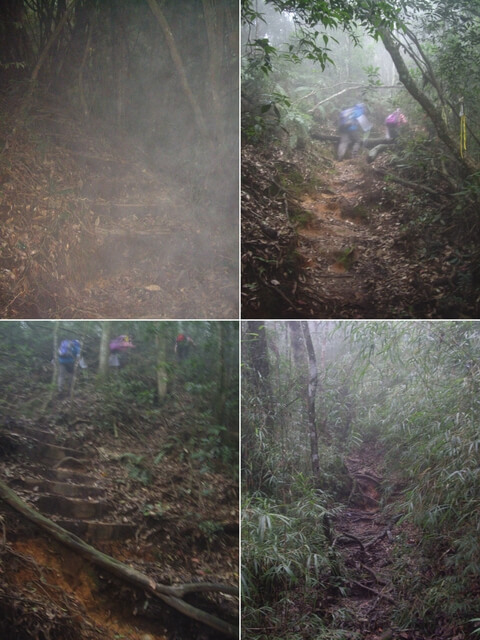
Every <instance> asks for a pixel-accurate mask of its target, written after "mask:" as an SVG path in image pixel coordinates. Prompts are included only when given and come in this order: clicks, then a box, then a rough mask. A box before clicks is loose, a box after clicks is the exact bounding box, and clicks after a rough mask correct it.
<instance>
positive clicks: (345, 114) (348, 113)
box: [338, 109, 357, 129]
mask: <svg viewBox="0 0 480 640" xmlns="http://www.w3.org/2000/svg"><path fill="white" fill-rule="evenodd" d="M338 126H339V128H340V129H356V128H357V123H356V121H355V114H354V109H343V111H340V117H339V119H338Z"/></svg>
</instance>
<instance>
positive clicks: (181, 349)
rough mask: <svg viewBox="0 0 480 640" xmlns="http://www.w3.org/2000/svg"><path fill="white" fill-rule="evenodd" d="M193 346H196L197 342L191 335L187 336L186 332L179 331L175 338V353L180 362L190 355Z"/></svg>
mask: <svg viewBox="0 0 480 640" xmlns="http://www.w3.org/2000/svg"><path fill="white" fill-rule="evenodd" d="M192 347H195V343H194V341H193V340H192V339H191V338H190V336H187V335H186V334H185V333H179V334H178V336H177V339H176V340H175V354H176V356H177V360H178V361H179V362H181V361H182V360H186V359H187V358H188V356H189V355H190V351H191V349H192Z"/></svg>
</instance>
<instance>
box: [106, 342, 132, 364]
mask: <svg viewBox="0 0 480 640" xmlns="http://www.w3.org/2000/svg"><path fill="white" fill-rule="evenodd" d="M129 349H135V345H134V344H133V343H132V342H131V340H130V338H129V336H127V335H121V336H117V337H116V338H114V339H113V340H111V341H110V356H109V358H108V366H109V367H112V369H113V370H114V371H118V370H119V369H120V367H121V366H122V364H124V358H123V357H122V354H124V353H126V352H127V351H128V350H129Z"/></svg>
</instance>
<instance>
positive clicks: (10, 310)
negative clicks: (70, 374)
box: [0, 95, 238, 318]
mask: <svg viewBox="0 0 480 640" xmlns="http://www.w3.org/2000/svg"><path fill="white" fill-rule="evenodd" d="M19 112H20V106H19V104H18V99H16V98H12V97H11V96H9V95H4V96H1V95H0V113H2V114H8V115H6V116H5V118H4V119H3V120H2V121H1V123H0V140H6V142H5V145H4V147H3V148H2V147H1V145H0V185H1V193H0V221H1V225H2V233H1V236H0V247H1V252H2V258H1V265H0V266H1V270H0V315H1V316H2V317H3V318H190V317H192V318H233V317H237V316H238V275H237V274H238V259H237V254H236V249H237V217H236V211H235V207H236V202H235V201H234V200H233V201H232V200H231V198H230V199H229V197H230V195H229V193H228V189H227V188H226V187H225V186H224V185H223V186H222V188H220V189H218V190H217V187H216V185H217V183H218V181H217V179H216V174H215V168H214V167H213V166H212V167H208V166H207V165H208V163H207V160H206V159H204V165H203V167H199V166H198V163H197V160H196V159H195V156H194V153H195V148H194V146H193V148H192V149H190V150H189V156H188V157H186V158H185V157H183V158H182V157H180V155H179V153H173V152H172V150H169V149H165V148H162V149H158V150H157V149H155V153H157V152H158V153H157V155H155V153H153V152H152V154H149V153H147V152H146V151H145V150H144V149H143V147H141V145H140V144H138V143H137V141H136V140H135V139H134V138H133V137H131V138H128V139H127V138H126V137H125V138H121V137H120V136H119V134H117V133H116V132H115V131H114V130H108V129H107V128H106V125H101V124H100V123H93V125H91V126H90V128H88V127H87V126H86V125H85V123H84V122H83V121H82V120H81V119H80V118H79V117H78V115H77V114H75V112H72V110H71V109H70V110H69V109H68V107H67V106H65V105H61V104H56V103H54V102H53V101H50V102H48V101H46V100H44V101H41V100H39V101H38V104H35V105H33V106H32V107H31V110H30V113H29V114H28V116H27V117H26V118H25V121H20V120H18V121H17V120H15V114H18V113H19ZM102 126H103V129H102ZM177 151H178V150H177Z"/></svg>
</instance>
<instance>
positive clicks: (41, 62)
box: [30, 0, 76, 84]
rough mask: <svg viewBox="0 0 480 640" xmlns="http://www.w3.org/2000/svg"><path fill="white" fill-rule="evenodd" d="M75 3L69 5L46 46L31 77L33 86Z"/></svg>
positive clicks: (73, 0)
mask: <svg viewBox="0 0 480 640" xmlns="http://www.w3.org/2000/svg"><path fill="white" fill-rule="evenodd" d="M75 2H76V0H72V2H71V3H70V4H69V5H68V7H67V8H66V10H65V11H64V13H63V15H62V17H61V18H60V21H59V23H58V24H57V26H56V27H55V30H54V31H53V33H52V35H51V36H50V38H49V39H48V42H47V44H46V45H45V47H44V49H43V51H42V53H41V54H40V57H39V58H38V61H37V64H36V65H35V68H34V70H33V71H32V75H31V77H30V80H31V82H32V84H34V83H35V82H36V80H37V78H38V74H39V73H40V69H41V68H42V66H43V63H44V62H45V60H46V58H47V55H48V52H49V51H50V49H51V48H52V46H53V44H54V42H55V40H57V38H58V36H59V35H60V34H61V33H62V30H63V28H64V26H65V24H66V22H67V19H68V16H69V14H70V12H71V10H72V9H73V7H74V6H75Z"/></svg>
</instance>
